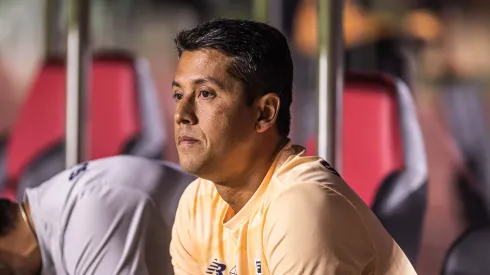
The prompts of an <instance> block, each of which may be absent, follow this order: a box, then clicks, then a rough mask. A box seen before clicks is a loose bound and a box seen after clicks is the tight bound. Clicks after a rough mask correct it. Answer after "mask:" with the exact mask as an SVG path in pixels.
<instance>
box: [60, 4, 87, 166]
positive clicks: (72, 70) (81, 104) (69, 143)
mask: <svg viewBox="0 0 490 275" xmlns="http://www.w3.org/2000/svg"><path fill="white" fill-rule="evenodd" d="M68 10H69V14H68V38H67V54H66V55H67V61H66V67H67V81H66V122H65V123H66V149H65V152H66V159H65V161H66V162H65V164H66V167H67V168H69V167H72V166H73V165H76V164H77V163H80V162H82V161H84V160H86V159H87V155H86V154H87V149H88V144H87V137H88V135H87V119H88V117H87V115H88V112H87V107H88V106H87V103H88V89H89V83H90V78H89V70H90V67H91V64H90V63H91V54H90V40H89V38H90V0H70V2H69V8H68Z"/></svg>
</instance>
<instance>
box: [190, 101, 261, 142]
mask: <svg viewBox="0 0 490 275" xmlns="http://www.w3.org/2000/svg"><path fill="white" fill-rule="evenodd" d="M197 115H198V118H199V127H200V128H201V130H202V131H203V133H204V134H205V135H206V138H207V139H208V140H209V141H210V142H211V143H217V142H219V143H220V144H228V143H235V142H237V141H241V140H243V139H246V138H248V136H250V133H251V131H253V130H254V124H253V121H252V114H251V113H250V111H249V110H248V109H247V108H246V107H235V106H226V105H224V104H221V105H219V106H216V108H212V109H211V108H209V109H207V108H202V109H201V110H200V112H199V113H198V114H197Z"/></svg>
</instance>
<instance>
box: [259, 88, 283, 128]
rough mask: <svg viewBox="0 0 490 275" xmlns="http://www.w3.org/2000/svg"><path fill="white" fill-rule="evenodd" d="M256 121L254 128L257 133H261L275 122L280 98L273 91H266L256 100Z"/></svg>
mask: <svg viewBox="0 0 490 275" xmlns="http://www.w3.org/2000/svg"><path fill="white" fill-rule="evenodd" d="M255 103H256V109H257V121H256V125H255V129H256V130H257V133H263V132H265V131H267V130H268V129H269V128H271V127H272V126H273V125H274V123H276V120H277V116H278V114H279V107H280V106H281V100H280V99H279V96H278V95H277V94H275V93H268V94H266V95H264V96H262V97H260V98H258V99H257V100H256V102H255Z"/></svg>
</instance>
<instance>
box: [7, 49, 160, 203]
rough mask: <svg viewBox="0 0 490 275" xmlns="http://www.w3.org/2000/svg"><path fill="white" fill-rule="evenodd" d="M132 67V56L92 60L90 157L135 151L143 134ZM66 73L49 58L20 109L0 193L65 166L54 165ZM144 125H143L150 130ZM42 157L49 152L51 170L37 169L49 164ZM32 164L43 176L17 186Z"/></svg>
mask: <svg viewBox="0 0 490 275" xmlns="http://www.w3.org/2000/svg"><path fill="white" fill-rule="evenodd" d="M135 68H136V66H135V60H134V59H133V58H131V57H128V56H125V55H117V54H104V55H98V56H97V57H96V58H94V61H93V66H92V72H91V79H92V85H91V89H90V93H89V103H90V105H89V106H90V108H89V112H88V114H89V115H88V130H89V136H88V142H89V159H97V158H101V157H107V156H111V155H116V154H122V153H132V151H138V150H137V149H136V147H138V146H137V144H138V142H137V140H138V139H139V138H140V137H141V136H142V134H143V133H146V132H145V131H142V128H143V127H142V121H141V120H142V111H141V107H142V106H141V105H140V104H141V102H140V98H139V94H138V92H139V91H138V89H139V88H141V87H142V84H141V83H140V82H138V79H137V78H138V74H137V73H136V71H135ZM65 75H66V69H65V66H64V64H63V61H59V60H51V61H49V62H47V63H46V65H45V67H44V68H43V70H42V71H41V73H40V75H39V77H38V79H37V81H36V82H35V84H34V87H33V90H32V91H31V93H30V95H29V97H28V99H27V100H26V102H25V104H24V106H23V107H22V109H21V111H20V114H19V116H18V119H17V121H16V124H15V126H14V129H13V131H12V136H11V142H10V145H9V148H8V150H7V171H8V176H9V179H10V184H9V186H8V188H7V189H6V190H5V192H4V196H10V197H15V194H16V193H17V191H19V193H22V192H23V189H24V188H25V187H32V186H33V185H37V184H40V183H41V182H42V181H44V180H46V179H48V178H49V177H51V176H53V175H54V174H56V173H57V172H59V171H61V170H62V169H63V168H64V167H62V166H61V167H57V166H59V165H61V164H62V163H63V162H64V154H63V151H64V150H63V143H64V135H65V105H66V103H65V100H66V95H65V83H66V79H65ZM145 102H146V103H147V102H148V100H146V101H145ZM153 102H155V100H153ZM155 104H157V103H156V102H155ZM145 123H146V122H145ZM147 124H148V123H146V124H145V129H148V128H150V127H149V125H147ZM155 127H156V128H160V127H161V126H160V125H158V126H153V128H155ZM161 140H162V137H160V141H161ZM139 147H141V146H139ZM160 149H161V148H160ZM53 150H54V151H53ZM55 151H56V152H55ZM146 151H148V150H146ZM44 155H49V156H50V157H49V158H48V159H49V160H50V163H51V165H50V167H51V168H50V170H52V171H50V172H46V170H43V169H44V168H39V167H40V166H42V167H44V165H48V166H49V164H43V163H44V162H46V161H48V160H46V159H44V158H43V156H44ZM60 158H61V160H60ZM33 163H35V164H36V165H35V166H36V168H35V169H34V170H36V173H41V175H42V176H41V178H39V177H36V176H34V175H33V176H32V177H31V182H29V183H28V184H27V186H21V187H19V188H17V187H18V186H17V182H18V181H19V180H20V179H21V177H23V176H24V175H23V173H25V172H26V171H28V170H29V169H30V168H32V167H31V166H32V164H33ZM54 163H57V164H54ZM30 170H31V172H32V170H33V169H30ZM41 170H43V171H41ZM40 171H41V172H40ZM36 173H34V174H36ZM31 174H33V173H31ZM46 177H47V178H46ZM32 181H35V182H32ZM18 189H19V190H18Z"/></svg>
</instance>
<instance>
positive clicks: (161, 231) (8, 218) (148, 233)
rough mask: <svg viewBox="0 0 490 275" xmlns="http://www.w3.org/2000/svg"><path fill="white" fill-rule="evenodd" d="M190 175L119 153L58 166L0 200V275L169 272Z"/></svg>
mask: <svg viewBox="0 0 490 275" xmlns="http://www.w3.org/2000/svg"><path fill="white" fill-rule="evenodd" d="M193 179H194V177H193V176H191V175H189V174H186V173H183V172H182V171H181V170H180V169H179V168H178V167H177V166H176V165H174V164H170V163H160V162H157V161H152V160H148V159H143V158H138V157H131V156H116V157H110V158H105V159H99V160H95V161H89V162H85V163H82V164H79V165H77V166H75V167H73V168H72V169H68V170H66V171H64V172H61V173H59V174H58V175H56V176H54V177H53V178H52V179H50V180H48V181H47V182H45V183H43V184H41V185H40V186H38V187H35V188H30V189H27V190H26V192H25V200H24V201H23V202H20V203H18V204H17V203H14V202H10V201H8V200H5V199H0V274H6V275H7V274H26V275H29V274H33V275H34V274H45V275H53V274H60V275H61V274H73V275H82V274H93V275H108V274H138V275H165V274H172V267H171V263H170V257H169V252H168V251H169V245H170V236H171V227H172V224H173V220H174V217H175V212H176V207H177V202H178V200H179V198H180V196H181V194H182V192H183V191H184V189H185V188H186V187H187V185H188V184H189V183H190V182H191V181H192V180H193Z"/></svg>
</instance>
